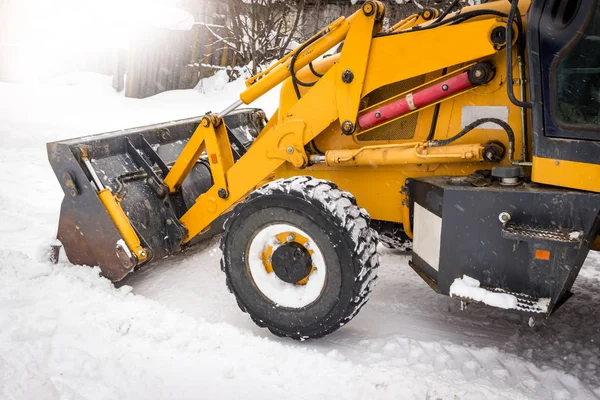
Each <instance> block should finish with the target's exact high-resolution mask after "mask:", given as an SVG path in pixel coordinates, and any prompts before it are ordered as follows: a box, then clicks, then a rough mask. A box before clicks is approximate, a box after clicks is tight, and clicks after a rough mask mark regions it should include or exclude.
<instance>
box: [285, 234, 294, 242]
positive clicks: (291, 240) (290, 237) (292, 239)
mask: <svg viewBox="0 0 600 400" xmlns="http://www.w3.org/2000/svg"><path fill="white" fill-rule="evenodd" d="M294 240H296V235H294V234H293V233H290V234H289V235H288V237H287V241H288V242H293V241H294Z"/></svg>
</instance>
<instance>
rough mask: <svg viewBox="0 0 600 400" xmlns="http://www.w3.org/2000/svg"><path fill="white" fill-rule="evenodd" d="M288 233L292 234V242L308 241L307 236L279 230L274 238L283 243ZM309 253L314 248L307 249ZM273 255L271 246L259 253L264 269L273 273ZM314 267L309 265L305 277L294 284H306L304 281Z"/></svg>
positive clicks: (301, 242) (285, 241)
mask: <svg viewBox="0 0 600 400" xmlns="http://www.w3.org/2000/svg"><path fill="white" fill-rule="evenodd" d="M290 235H294V240H293V242H295V243H298V244H301V245H302V246H305V245H306V243H307V242H308V238H307V237H305V236H303V235H301V234H299V233H298V232H281V233H278V234H277V235H275V238H276V239H277V241H278V242H279V243H280V244H284V243H288V242H289V241H288V238H289V236H290ZM308 253H309V254H311V255H312V254H313V253H314V250H308ZM272 255H273V246H270V245H269V246H267V247H266V248H265V249H264V251H262V252H261V253H260V259H261V261H262V263H263V265H264V267H265V270H266V271H267V273H268V274H271V273H273V264H272V262H271V256H272ZM315 270H316V268H315V267H314V265H313V266H312V267H311V270H310V271H309V273H308V275H306V277H305V278H303V279H301V280H299V281H298V282H296V284H298V285H306V283H307V282H308V278H309V277H310V274H312V272H313V271H315Z"/></svg>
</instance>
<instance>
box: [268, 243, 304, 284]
mask: <svg viewBox="0 0 600 400" xmlns="http://www.w3.org/2000/svg"><path fill="white" fill-rule="evenodd" d="M312 264H313V262H312V258H311V256H310V253H309V252H308V250H306V248H305V247H304V246H302V245H301V244H300V243H296V242H289V243H285V244H283V245H281V246H279V247H278V248H277V249H276V250H275V251H274V252H273V255H272V266H273V272H275V275H277V277H278V278H279V279H281V280H282V281H284V282H288V283H297V282H299V281H301V280H303V279H305V278H306V277H307V276H308V275H309V274H310V272H311V271H312Z"/></svg>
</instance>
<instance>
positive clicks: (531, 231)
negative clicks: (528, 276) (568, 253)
mask: <svg viewBox="0 0 600 400" xmlns="http://www.w3.org/2000/svg"><path fill="white" fill-rule="evenodd" d="M502 237H503V238H505V239H512V240H521V241H526V242H529V241H543V242H558V243H568V244H580V243H581V241H582V239H583V232H582V231H571V230H567V229H558V228H542V227H539V226H532V225H520V224H515V223H511V222H508V223H506V224H504V226H503V227H502Z"/></svg>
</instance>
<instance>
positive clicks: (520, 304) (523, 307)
mask: <svg viewBox="0 0 600 400" xmlns="http://www.w3.org/2000/svg"><path fill="white" fill-rule="evenodd" d="M483 289H485V290H488V291H490V292H495V293H506V294H510V295H512V296H515V297H516V298H517V306H516V309H517V310H519V311H522V312H525V313H535V314H545V313H547V312H548V305H549V304H550V298H541V299H538V298H535V297H532V296H529V295H527V294H524V293H516V292H509V291H506V290H503V289H499V288H487V287H484V288H483Z"/></svg>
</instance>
